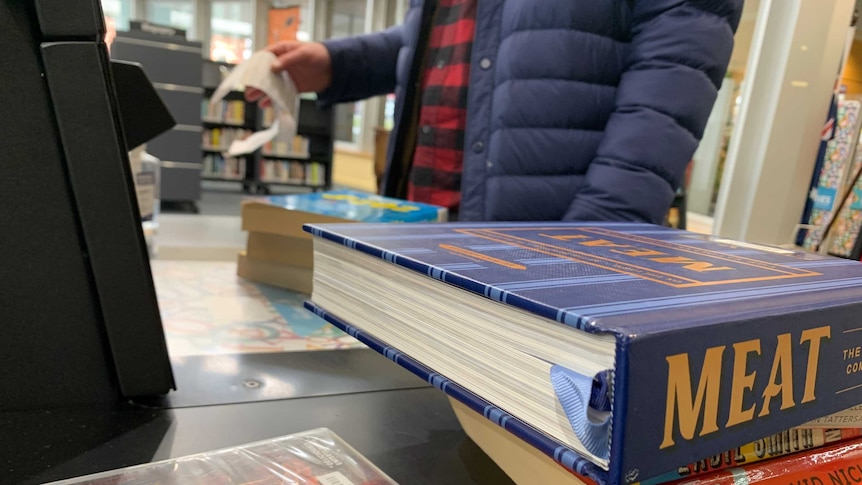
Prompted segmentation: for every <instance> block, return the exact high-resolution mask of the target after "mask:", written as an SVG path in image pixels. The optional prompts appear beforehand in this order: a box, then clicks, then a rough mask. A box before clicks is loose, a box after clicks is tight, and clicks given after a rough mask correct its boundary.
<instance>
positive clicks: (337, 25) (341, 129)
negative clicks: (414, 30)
mask: <svg viewBox="0 0 862 485" xmlns="http://www.w3.org/2000/svg"><path fill="white" fill-rule="evenodd" d="M366 7H367V3H366V0H329V12H330V15H329V36H328V37H329V38H331V39H334V38H338V37H349V36H352V35H358V34H362V33H365V10H366ZM364 109H365V102H359V103H344V104H339V105H336V107H335V139H336V140H339V141H344V142H348V143H355V144H360V143H361V142H362V140H361V136H362V114H363V111H364Z"/></svg>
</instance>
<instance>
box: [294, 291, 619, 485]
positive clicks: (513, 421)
mask: <svg viewBox="0 0 862 485" xmlns="http://www.w3.org/2000/svg"><path fill="white" fill-rule="evenodd" d="M305 308H306V309H308V310H310V311H312V312H314V313H315V314H316V315H317V316H319V317H320V318H323V319H324V320H326V321H327V322H329V323H331V324H332V325H334V326H336V327H338V328H339V329H341V330H343V331H344V332H345V333H347V334H348V335H350V336H351V337H353V338H355V339H357V340H359V341H360V342H362V343H364V344H365V345H367V346H368V347H370V348H371V349H373V350H375V351H377V352H378V353H380V354H381V355H383V356H384V357H386V358H387V359H389V360H391V361H392V362H395V363H396V364H398V365H400V366H401V367H404V368H405V369H407V370H408V371H410V372H412V373H413V374H415V375H416V376H417V377H419V378H420V379H422V380H424V381H426V382H428V383H429V384H431V385H432V386H434V387H436V388H437V389H440V390H441V391H443V392H445V393H446V394H448V395H449V396H451V397H453V398H455V399H457V400H458V401H460V402H462V403H464V405H465V406H467V407H469V408H470V409H472V410H473V411H475V412H477V413H479V414H481V415H482V416H484V417H485V419H488V420H489V421H491V422H492V423H494V424H496V425H497V426H500V427H501V428H503V429H505V430H506V431H509V432H510V433H512V434H514V435H515V436H517V437H518V438H520V439H522V440H524V441H526V442H527V443H529V444H530V445H531V446H533V447H535V448H536V449H538V450H539V451H541V452H542V453H544V454H545V455H547V456H548V457H550V458H551V459H553V460H554V461H555V462H557V463H559V464H560V465H562V466H563V467H564V468H566V469H568V470H570V471H572V472H574V473H575V474H576V475H578V476H584V477H586V478H588V479H590V480H592V481H594V482H596V483H597V484H599V485H607V484H608V481H607V474H606V472H604V471H603V470H601V469H600V468H599V467H597V466H596V465H595V464H593V463H592V462H590V461H588V460H587V459H585V458H583V457H582V456H580V455H579V454H577V453H576V452H574V451H572V450H571V449H570V448H568V447H567V446H564V445H562V444H560V443H559V442H557V441H556V440H553V439H551V438H548V437H547V436H545V435H543V434H541V433H539V432H538V431H536V430H535V428H533V427H532V426H530V425H528V424H526V423H524V422H523V421H521V420H520V419H518V418H516V417H514V416H512V415H511V414H509V413H507V412H505V411H503V410H502V409H500V408H498V407H496V406H494V405H493V404H491V403H489V402H488V401H486V400H484V399H482V398H481V397H479V396H477V395H476V394H474V393H472V392H470V391H469V390H467V389H465V388H464V387H461V386H460V385H458V384H456V383H454V382H452V381H451V380H449V379H447V378H446V377H444V376H442V375H440V374H438V373H436V372H434V371H433V370H432V369H429V368H428V367H426V366H424V365H422V364H420V363H419V362H417V361H416V360H414V359H412V358H411V357H409V356H407V355H405V354H403V353H401V352H400V351H398V350H397V349H395V348H393V347H390V346H389V345H387V344H386V343H384V342H382V341H380V340H379V339H377V338H376V337H374V336H373V335H371V334H369V333H367V332H363V331H362V330H359V329H357V328H356V327H354V326H352V325H350V324H348V323H346V322H345V321H344V320H342V319H340V318H339V317H337V316H335V315H333V314H331V313H329V312H327V311H326V310H324V309H322V308H320V307H318V306H317V305H315V304H314V303H313V302H311V301H306V302H305Z"/></svg>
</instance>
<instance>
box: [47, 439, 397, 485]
mask: <svg viewBox="0 0 862 485" xmlns="http://www.w3.org/2000/svg"><path fill="white" fill-rule="evenodd" d="M109 483H110V484H112V485H132V484H134V485H156V484H163V483H171V484H175V485H186V484H189V485H190V484H200V483H206V484H209V485H221V484H224V485H227V484H242V483H249V484H251V483H254V484H268V483H272V484H276V483H278V484H285V485H391V484H395V482H394V481H393V480H392V479H391V478H389V477H388V476H386V474H385V473H383V472H382V471H380V470H379V469H378V468H377V467H375V466H374V465H373V464H372V463H371V462H370V461H368V460H367V459H366V458H365V457H364V456H362V455H361V454H359V452H357V451H356V450H354V449H353V448H351V447H350V445H348V444H347V443H345V442H344V441H343V440H342V439H341V438H339V437H338V436H337V435H336V434H335V433H333V432H332V431H331V430H329V429H326V428H317V429H313V430H310V431H305V432H302V433H297V434H292V435H288V436H283V437H280V438H274V439H270V440H266V441H259V442H256V443H250V444H246V445H242V446H237V447H234V448H227V449H223V450H217V451H211V452H206V453H200V454H197V455H190V456H186V457H182V458H175V459H171V460H165V461H159V462H155V463H148V464H145V465H138V466H134V467H129V468H122V469H119V470H113V471H108V472H104V473H97V474H94V475H87V476H84V477H79V478H72V479H69V480H63V481H60V482H53V483H52V484H50V485H71V484H75V485H102V484H109Z"/></svg>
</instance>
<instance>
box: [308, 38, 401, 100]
mask: <svg viewBox="0 0 862 485" xmlns="http://www.w3.org/2000/svg"><path fill="white" fill-rule="evenodd" d="M401 29H402V27H401V26H396V27H392V28H390V29H387V30H384V31H382V32H376V33H373V34H366V35H359V36H355V37H346V38H342V39H334V40H328V41H325V42H324V43H323V44H324V45H325V46H326V48H327V49H328V50H329V55H330V57H331V58H332V84H331V85H330V86H329V88H328V89H326V90H325V91H323V92H322V93H319V95H318V97H319V99H320V101H321V102H323V103H327V104H329V103H342V102H350V101H357V100H360V99H365V98H368V97H371V96H377V95H381V94H388V93H391V92H393V91H394V90H395V70H396V64H397V61H398V51H399V50H400V49H401V46H402V44H403V35H402V32H401Z"/></svg>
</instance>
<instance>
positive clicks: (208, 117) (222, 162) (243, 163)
mask: <svg viewBox="0 0 862 485" xmlns="http://www.w3.org/2000/svg"><path fill="white" fill-rule="evenodd" d="M231 67H232V66H231V65H230V64H226V63H221V62H214V61H208V60H204V63H203V75H202V80H203V93H204V95H203V99H202V101H201V111H200V116H201V125H202V126H203V131H202V135H201V140H200V144H201V151H202V152H203V163H202V165H201V179H202V180H211V181H212V180H214V181H224V182H239V183H242V185H243V189H244V190H246V191H251V189H252V187H253V183H254V166H255V162H256V156H257V155H256V154H255V153H252V154H248V155H241V156H238V157H229V156H227V155H226V153H225V152H226V151H227V149H228V148H229V147H230V144H231V142H232V141H233V140H235V139H242V138H244V137H245V136H247V135H249V134H250V133H252V132H254V131H255V130H256V129H257V127H258V118H259V113H258V111H259V110H258V108H257V105H256V104H255V103H249V102H247V101H246V100H245V98H244V96H243V93H242V92H241V91H231V92H229V93H228V94H227V95H225V97H224V98H223V99H222V101H221V102H220V103H217V104H215V105H212V106H211V105H210V98H211V97H212V95H213V92H215V90H216V88H217V87H218V85H219V84H220V83H221V81H222V80H223V79H224V78H225V77H226V76H227V74H228V73H229V72H230V69H231Z"/></svg>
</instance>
